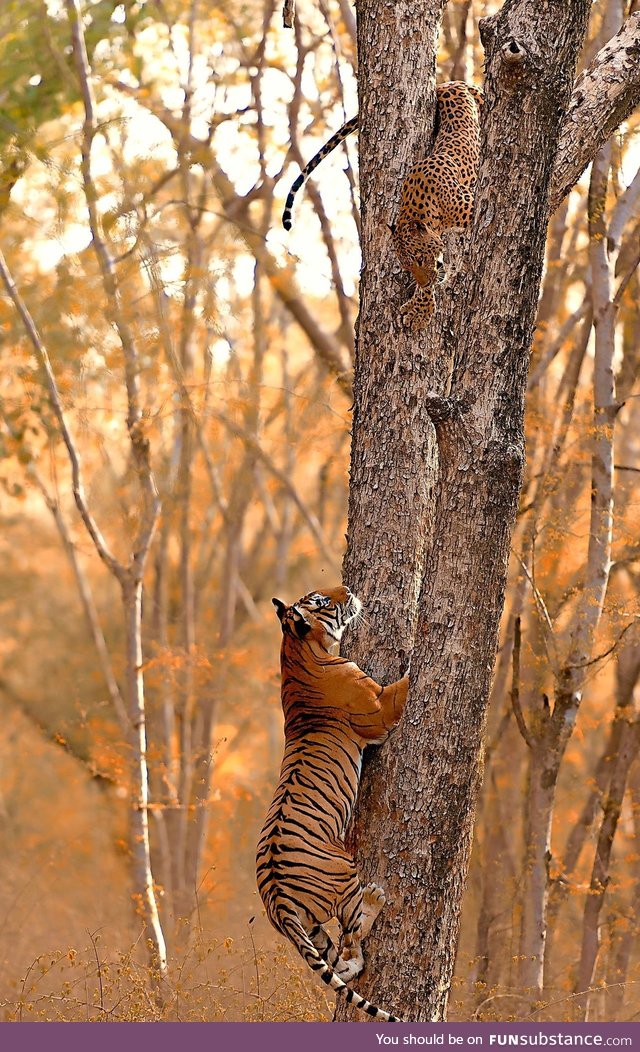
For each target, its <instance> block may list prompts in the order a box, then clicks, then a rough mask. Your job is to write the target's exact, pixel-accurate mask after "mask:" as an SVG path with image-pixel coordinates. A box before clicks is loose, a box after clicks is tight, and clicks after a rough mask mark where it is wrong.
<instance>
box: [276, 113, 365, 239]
mask: <svg viewBox="0 0 640 1052" xmlns="http://www.w3.org/2000/svg"><path fill="white" fill-rule="evenodd" d="M357 127H358V118H357V117H352V118H351V120H349V121H347V123H346V124H343V125H342V127H341V128H340V130H339V131H337V132H336V133H335V135H332V136H331V138H330V139H328V140H327V142H326V143H325V144H324V146H323V147H322V149H321V150H318V152H317V154H316V155H315V157H312V158H311V160H310V161H309V163H308V164H307V165H305V167H304V168H303V169H302V171H301V172H300V175H299V176H298V178H297V179H296V180H295V181H294V183H293V185H292V187H291V189H290V190H289V193H288V196H287V200H286V203H285V206H284V212H283V213H282V225H283V227H284V228H285V230H291V222H292V220H291V212H292V209H293V202H294V200H295V196H296V194H297V192H298V190H299V189H300V187H301V186H304V184H305V183H306V181H307V179H308V178H309V176H310V175H311V173H312V172H314V171H315V170H316V168H317V167H318V165H319V164H320V162H321V161H323V160H324V158H325V157H326V156H327V155H328V154H330V153H331V151H332V150H335V148H336V146H339V145H340V143H341V142H344V140H345V139H346V138H347V136H348V135H351V132H354V131H356V130H357Z"/></svg>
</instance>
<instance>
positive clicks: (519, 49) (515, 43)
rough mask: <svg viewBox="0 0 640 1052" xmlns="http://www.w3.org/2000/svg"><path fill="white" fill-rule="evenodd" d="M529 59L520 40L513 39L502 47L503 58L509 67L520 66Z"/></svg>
mask: <svg viewBox="0 0 640 1052" xmlns="http://www.w3.org/2000/svg"><path fill="white" fill-rule="evenodd" d="M526 57H527V51H526V48H525V47H524V46H523V45H522V44H521V43H520V41H519V40H516V39H515V38H512V39H511V40H509V41H508V42H507V43H506V44H503V45H502V58H503V60H504V62H506V64H507V65H508V66H519V65H521V63H522V62H524V60H525V58H526Z"/></svg>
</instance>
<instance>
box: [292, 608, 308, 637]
mask: <svg viewBox="0 0 640 1052" xmlns="http://www.w3.org/2000/svg"><path fill="white" fill-rule="evenodd" d="M293 627H294V629H295V631H296V634H297V636H298V639H304V637H305V636H306V634H307V632H310V631H311V625H310V624H309V622H308V621H306V620H305V617H304V614H301V613H300V611H299V610H298V607H297V606H294V607H293Z"/></svg>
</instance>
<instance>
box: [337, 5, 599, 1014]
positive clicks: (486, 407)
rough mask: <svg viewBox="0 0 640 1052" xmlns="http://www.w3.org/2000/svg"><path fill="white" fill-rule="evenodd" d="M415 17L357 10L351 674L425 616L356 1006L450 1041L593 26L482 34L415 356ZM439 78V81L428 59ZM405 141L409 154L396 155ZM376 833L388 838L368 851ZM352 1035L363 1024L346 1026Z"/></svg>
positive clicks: (533, 16)
mask: <svg viewBox="0 0 640 1052" xmlns="http://www.w3.org/2000/svg"><path fill="white" fill-rule="evenodd" d="M404 8H405V5H402V4H397V5H396V6H395V8H394V14H392V15H391V16H390V15H389V13H388V10H389V9H388V7H386V6H385V4H384V3H367V4H366V5H364V4H363V5H361V8H360V10H359V15H360V19H359V47H360V89H361V102H360V107H361V108H360V114H361V132H360V151H361V185H362V199H363V204H364V212H363V284H362V290H361V313H360V321H359V331H358V342H357V352H356V383H355V392H356V394H355V417H354V441H353V452H352V465H351V478H352V484H351V493H350V508H349V548H348V552H347V556H346V559H345V580H346V581H347V582H348V583H349V584H350V585H351V586H352V587H354V588H355V589H356V591H357V590H360V591H361V593H362V594H363V595H364V598H365V600H366V601H367V612H368V616H369V618H370V628H369V630H368V632H367V633H366V634H365V633H364V632H362V633H361V634H360V635H359V637H358V641H357V645H351V647H350V651H349V652H350V656H353V657H355V658H356V659H357V660H358V661H359V662H360V663H361V664H362V665H363V666H364V668H365V669H366V670H367V672H371V673H373V674H375V675H378V676H380V677H382V679H383V681H384V679H385V677H386V678H387V679H389V678H391V677H393V676H395V675H397V674H398V673H399V672H400V671H402V666H403V665H405V664H406V654H407V652H408V651H409V650H410V648H411V642H412V631H411V630H412V627H413V624H414V618H415V617H416V615H417V622H416V631H415V648H414V657H413V661H412V688H411V692H410V698H409V702H408V705H407V712H406V715H405V717H404V720H403V721H402V723H401V725H400V728H399V730H398V732H397V735H396V736H395V740H394V741H393V743H392V744H391V745H390V746H389V747H388V748H386V749H384V750H381V751H380V753H379V754H378V756H377V757H376V759H375V761H374V762H373V763H369V764H368V765H367V768H366V770H365V774H364V778H363V788H362V792H361V796H360V806H359V808H358V815H357V819H356V825H355V835H356V842H357V846H358V857H359V862H360V866H361V870H362V872H363V876H365V878H366V879H370V877H372V876H373V875H375V877H376V879H379V880H381V882H382V883H383V884H384V885H385V888H386V891H387V897H388V905H387V907H386V909H385V911H384V912H383V914H382V916H381V918H380V920H379V921H378V922H377V924H376V927H375V928H374V931H373V933H372V936H370V938H369V940H368V953H369V959H370V960H371V961H374V962H375V981H374V982H371V980H370V978H369V977H368V976H365V978H364V981H363V982H361V983H360V984H359V988H360V989H361V991H362V992H363V993H364V995H365V996H368V997H371V998H372V999H373V1000H376V999H378V1000H380V1001H384V1003H385V1007H386V1006H390V1007H391V1008H392V1009H393V1011H395V1012H397V1013H398V1014H400V1015H401V1016H402V1017H403V1018H405V1019H413V1020H438V1019H442V1018H444V1017H445V1014H446V1007H447V998H448V990H449V985H450V981H451V975H452V971H453V965H454V958H455V950H456V944H457V935H458V919H459V913H460V905H461V899H462V893H463V890H464V886H465V881H466V874H467V867H468V859H469V850H470V845H471V835H472V826H473V817H474V808H475V801H476V796H477V791H478V787H479V784H480V779H481V772H482V736H483V731H484V725H485V709H486V701H487V698H488V694H489V686H490V677H491V669H492V666H493V660H494V656H495V649H496V641H497V632H498V623H499V618H500V614H501V610H502V605H503V595H504V587H505V577H506V566H507V556H508V551H509V542H510V538H511V532H512V528H513V523H514V519H515V513H516V508H517V502H518V495H519V490H520V479H521V471H522V464H523V460H524V437H523V408H524V395H525V390H526V381H527V368H528V356H529V349H530V345H531V338H532V332H533V325H534V321H535V312H536V306H537V297H538V290H539V284H540V275H541V270H542V261H543V254H544V245H545V234H546V225H547V219H548V215H549V194H550V184H551V176H552V172H553V164H554V160H555V156H556V151H557V145H558V138H559V131H560V127H561V123H562V118H563V115H564V113H565V112H566V109H567V107H568V104H569V99H570V92H571V86H572V82H573V76H574V70H575V65H576V60H577V55H578V51H579V48H580V46H581V44H582V41H583V38H584V34H585V30H586V24H587V17H588V10H589V4H588V2H587V0H572V2H570V3H564V4H553V5H552V10H550V9H549V8H548V6H547V5H544V6H542V7H541V5H540V4H538V3H536V2H534V0H507V3H505V5H504V6H503V8H502V9H501V11H500V12H499V13H498V14H497V15H495V16H493V17H491V18H488V19H484V20H483V21H482V23H481V28H482V38H483V43H484V46H485V50H486V53H487V63H486V66H487V78H486V84H485V94H486V106H485V118H484V128H483V148H482V159H481V164H480V171H479V177H478V185H477V192H476V207H475V214H474V220H473V227H472V231H471V236H470V238H468V239H467V244H466V246H465V247H466V252H465V258H464V262H463V263H462V265H461V266H459V270H458V274H457V276H456V277H455V278H454V280H453V281H452V284H451V286H450V287H449V289H448V290H447V291H446V292H445V295H444V296H443V300H444V302H442V301H441V302H440V304H438V311H437V317H436V318H435V319H434V322H433V323H432V325H431V327H430V329H429V331H428V333H427V335H426V337H425V338H423V339H419V340H416V341H415V342H414V343H413V345H412V346H411V347H408V346H407V341H406V340H405V339H404V338H402V337H401V336H396V332H397V330H396V328H395V324H394V316H395V315H396V314H397V307H398V300H399V297H398V292H397V286H396V285H395V284H394V283H393V281H391V280H390V279H389V276H388V269H387V268H388V263H387V262H386V257H387V254H388V253H387V252H385V251H384V249H385V243H384V241H383V233H382V230H383V220H384V219H385V218H386V215H387V214H388V209H389V205H390V203H391V202H392V201H393V200H395V198H396V195H397V192H398V189H399V185H400V182H401V176H402V173H403V172H404V171H405V170H406V168H407V167H408V165H407V158H406V146H407V140H410V142H409V145H410V148H411V157H410V159H411V160H413V159H415V157H416V156H420V154H419V153H418V152H417V151H416V147H417V146H418V142H417V140H416V136H415V129H414V127H413V121H414V120H415V119H416V116H418V119H421V118H420V116H419V115H416V110H415V105H413V106H411V105H409V104H410V103H411V101H412V100H411V97H410V93H408V92H407V91H406V87H405V84H406V81H405V78H406V76H407V74H408V73H409V72H412V73H413V75H415V73H414V71H413V69H412V67H411V64H410V63H411V56H412V45H415V44H420V46H421V48H422V56H421V60H422V62H423V63H425V51H426V47H427V43H428V45H429V47H431V46H432V41H433V37H434V35H435V29H436V27H437V20H438V17H439V14H440V7H439V5H438V6H437V7H433V6H429V5H425V6H424V7H423V8H422V9H421V11H420V12H419V14H418V15H416V14H415V13H412V11H411V10H406V11H405V9H404ZM426 30H427V31H426ZM425 38H426V39H425ZM423 68H424V69H425V73H430V72H431V55H429V62H428V63H426V64H425V66H424V67H423ZM421 83H422V86H423V90H426V87H425V85H424V82H421ZM432 87H433V85H432V83H430V84H429V89H430V90H432ZM398 90H399V91H400V97H398V94H397V92H398ZM430 101H431V95H430V94H429V102H430ZM408 105H409V108H408V109H407V108H406V107H407V106H408ZM391 107H392V112H389V111H390V109H391ZM427 112H430V111H427ZM400 121H402V122H405V129H406V132H407V139H405V142H404V143H402V148H401V149H400V150H398V138H397V129H398V123H399V122H400ZM421 126H422V124H421ZM421 145H423V146H424V144H421ZM414 151H415V152H414ZM392 158H393V160H392ZM398 160H400V161H401V168H402V170H401V171H400V172H398V171H397V167H394V166H396V165H397V161H398ZM390 180H393V185H391V186H390V185H389V183H390ZM448 363H452V364H453V369H452V375H451V382H450V385H447V372H448ZM434 390H435V394H434ZM443 395H447V397H446V398H445V397H442V396H443ZM430 417H431V419H430ZM434 424H435V427H434ZM436 428H437V435H438V447H437V446H436V443H435V440H434V439H435V435H436ZM374 524H375V526H374ZM427 532H428V533H429V535H430V537H431V538H432V539H433V543H432V544H429V547H428V558H427V559H426V563H425V535H426V534H427ZM425 568H426V569H425ZM423 570H425V572H424V573H423ZM421 578H424V579H423V581H422V588H421V593H420V599H419V605H418V608H417V609H416V607H415V595H416V592H417V590H418V587H419V582H420V579H421ZM371 595H374V596H376V600H375V601H371V600H370V598H369V597H370V596H371ZM371 827H373V828H375V830H376V836H375V837H372V836H366V830H367V828H371ZM390 946H393V947H394V952H393V954H391V953H389V947H390ZM338 1016H339V1017H340V1018H345V1017H347V1014H346V1012H345V1009H344V1007H343V1006H340V1007H339V1010H338Z"/></svg>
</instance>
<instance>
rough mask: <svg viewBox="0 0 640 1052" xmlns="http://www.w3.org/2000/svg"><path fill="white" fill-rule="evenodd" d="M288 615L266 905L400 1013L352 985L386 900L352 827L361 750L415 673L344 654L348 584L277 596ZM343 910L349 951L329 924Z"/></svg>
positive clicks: (351, 609)
mask: <svg viewBox="0 0 640 1052" xmlns="http://www.w3.org/2000/svg"><path fill="white" fill-rule="evenodd" d="M272 602H273V605H274V606H275V608H276V612H277V615H278V618H279V619H280V623H281V626H282V647H281V652H280V664H281V674H282V691H281V694H282V708H283V712H284V735H285V749H284V757H283V760H282V767H281V771H280V780H279V782H278V785H277V788H276V790H275V794H274V797H273V801H272V803H271V806H270V808H269V810H268V812H267V816H266V818H265V822H264V825H263V827H262V832H261V834H260V839H259V841H258V848H257V859H256V874H257V884H258V890H259V892H260V896H261V898H262V901H263V903H264V906H265V910H266V913H267V917H268V918H269V920H270V922H271V924H272V925H273V926H274V928H275V929H276V930H277V931H278V932H280V933H281V934H282V935H284V936H285V937H286V938H288V939H289V940H290V942H292V943H293V945H294V946H295V947H296V949H297V950H298V952H299V953H300V955H301V956H302V958H303V959H304V961H305V962H306V964H307V965H308V966H309V967H310V968H311V969H312V970H313V971H314V972H317V973H318V974H319V976H320V978H321V979H322V981H323V982H324V983H326V984H327V986H329V987H331V989H332V990H335V991H336V992H337V993H339V994H345V995H346V1000H347V1002H348V1003H349V1004H353V1005H355V1007H356V1008H359V1009H361V1010H362V1011H364V1012H366V1013H367V1014H368V1015H370V1016H372V1017H373V1018H374V1019H378V1020H384V1021H386V1022H391V1023H395V1022H399V1021H400V1020H399V1019H398V1017H397V1016H395V1015H393V1014H391V1013H390V1012H385V1011H383V1010H382V1009H381V1008H378V1007H376V1005H374V1004H371V1003H370V1002H369V1001H367V1000H365V998H364V997H360V995H359V994H357V993H356V992H355V991H354V990H352V989H350V988H349V986H348V985H347V984H348V983H349V982H350V980H352V979H354V978H355V977H356V976H358V975H359V974H360V972H361V971H362V969H363V968H364V957H363V953H362V940H363V939H364V938H366V936H367V935H368V934H369V931H370V930H371V927H372V925H373V922H374V921H375V919H376V917H377V916H378V914H379V913H380V910H381V909H382V907H383V906H384V903H385V895H384V891H383V890H382V888H381V887H379V886H378V885H377V884H373V883H371V884H367V886H366V887H364V888H363V887H362V884H361V882H360V878H359V876H358V873H357V870H356V866H355V862H354V860H353V858H352V857H351V855H350V854H349V852H348V851H347V849H346V848H345V844H344V838H345V833H346V830H347V826H348V823H349V819H350V817H351V812H352V810H353V806H354V803H355V800H356V795H357V791H358V783H359V780H360V769H361V763H362V753H363V750H364V748H365V746H367V745H378V744H380V743H381V742H383V741H385V739H386V738H387V737H388V735H389V733H390V731H391V730H393V728H394V727H395V726H396V725H397V723H398V721H399V720H400V717H401V715H402V712H403V709H404V707H405V702H406V699H407V689H408V677H407V676H404V677H403V678H402V679H400V680H398V681H397V682H396V683H392V684H390V685H389V686H387V687H381V686H380V685H379V684H378V683H376V682H375V680H373V679H371V678H370V677H369V676H367V675H366V673H364V672H362V670H361V669H360V668H358V666H357V665H356V664H354V663H353V662H352V661H347V659H346V658H344V657H339V656H338V655H337V653H336V652H337V650H338V648H339V644H340V639H341V636H342V634H343V632H344V630H345V628H346V626H347V625H348V624H350V623H351V622H352V621H354V620H356V619H357V618H358V617H359V615H360V614H361V611H362V603H361V602H360V600H359V599H358V598H357V597H356V596H355V595H353V594H352V593H351V592H350V591H349V589H348V588H345V587H343V586H339V587H337V588H333V589H331V590H330V591H317V592H309V594H308V595H305V596H303V597H302V599H299V600H298V601H297V602H296V603H293V604H292V605H291V606H287V605H286V604H285V603H284V602H282V600H280V599H273V600H272ZM333 917H337V919H338V922H339V924H340V927H341V929H342V937H341V951H340V953H339V952H338V950H337V949H336V947H335V946H334V944H333V942H332V941H331V939H330V937H329V935H328V934H327V932H326V931H325V928H324V926H323V925H324V924H325V923H326V922H327V921H329V920H331V919H332V918H333Z"/></svg>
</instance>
